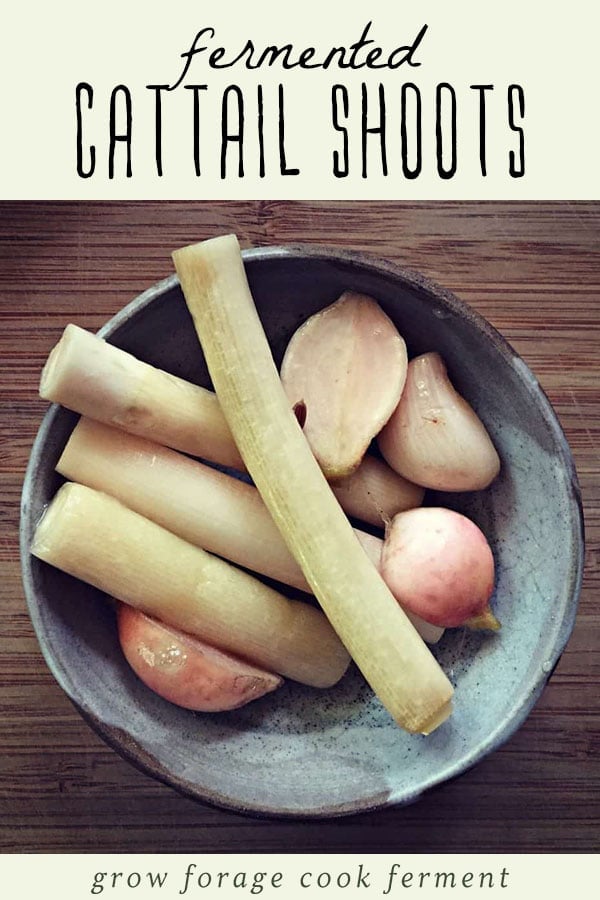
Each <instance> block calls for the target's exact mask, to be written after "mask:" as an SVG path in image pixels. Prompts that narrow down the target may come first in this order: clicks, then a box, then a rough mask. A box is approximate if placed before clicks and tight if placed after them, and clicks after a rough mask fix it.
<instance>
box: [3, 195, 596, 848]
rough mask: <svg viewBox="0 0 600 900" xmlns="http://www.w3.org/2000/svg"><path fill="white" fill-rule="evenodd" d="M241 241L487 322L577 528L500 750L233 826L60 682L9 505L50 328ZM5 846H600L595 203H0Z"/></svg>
mask: <svg viewBox="0 0 600 900" xmlns="http://www.w3.org/2000/svg"><path fill="white" fill-rule="evenodd" d="M227 231H235V232H237V234H238V235H239V236H240V239H241V241H242V243H243V244H244V245H249V244H253V245H261V244H278V243H285V242H296V241H310V242H320V243H327V244H333V245H340V246H346V247H350V248H355V249H360V250H366V251H369V252H372V253H375V254H377V255H380V256H383V257H387V258H389V259H391V260H394V261H396V262H399V263H402V264H405V265H408V266H411V267H413V268H417V269H420V270H422V271H423V272H425V273H426V274H427V275H429V276H431V277H432V278H434V279H436V280H438V281H440V282H442V283H443V284H444V285H446V286H447V287H449V288H450V289H451V290H454V291H455V292H456V293H457V294H458V295H459V296H460V297H461V298H463V299H464V300H466V301H467V302H468V303H470V304H472V305H473V306H474V307H475V308H476V309H478V310H479V311H480V312H481V313H482V314H483V315H484V316H486V317H487V318H488V319H489V320H490V321H491V322H492V323H493V324H494V325H495V326H496V327H497V328H498V329H499V330H500V331H501V332H503V334H504V335H505V336H506V337H507V338H508V340H509V341H510V342H511V343H512V344H513V345H514V346H515V348H516V349H517V350H518V351H519V352H520V353H521V355H522V356H523V357H524V359H525V360H526V362H527V363H528V364H529V365H530V367H531V368H532V369H533V371H534V372H535V374H536V375H537V377H538V378H539V380H540V382H541V384H542V386H543V387H544V388H545V390H546V391H547V393H548V394H549V396H550V399H551V401H552V402H553V404H554V407H555V409H556V410H557V412H558V415H559V417H560V419H561V421H562V424H563V427H564V428H565V430H566V433H567V437H568V439H569V442H570V444H571V447H572V450H573V453H574V455H575V459H576V463H577V468H578V472H579V478H580V483H581V487H582V492H583V498H584V503H585V512H586V527H587V554H586V575H585V581H584V588H583V593H582V596H581V604H580V612H579V617H578V622H577V626H576V629H575V632H574V634H573V637H572V639H571V641H570V643H569V646H568V648H567V651H566V652H565V654H564V655H563V658H562V660H561V662H560V664H559V666H558V668H557V670H556V672H555V674H554V676H553V678H552V681H551V683H550V685H549V687H548V688H547V690H546V691H545V693H544V695H543V698H542V699H541V701H540V702H539V704H538V705H537V707H536V708H535V710H534V711H533V713H532V714H531V716H530V717H529V719H528V720H527V722H526V723H525V725H524V726H523V727H522V728H521V730H520V731H519V732H518V733H517V734H516V735H515V736H514V737H513V738H512V739H511V740H510V741H509V742H508V743H507V744H506V745H505V746H504V747H502V748H501V749H500V750H498V751H497V752H496V753H494V754H493V755H492V756H490V757H488V758H487V759H486V760H484V761H483V762H482V763H480V764H479V765H478V766H476V767H475V768H474V769H472V770H471V771H469V772H468V773H466V774H465V775H463V776H462V777H460V778H459V779H457V780H455V781H453V782H451V783H449V784H446V785H444V786H442V787H440V788H437V789H435V790H434V791H432V792H431V793H429V794H428V795H426V796H425V797H424V798H423V799H421V801H420V802H419V803H417V804H415V805H414V806H411V807H408V808H406V809H393V810H384V811H381V812H376V813H370V814H363V815H359V816H356V817H352V818H345V819H338V820H329V821H324V822H318V823H316V822H294V821H285V822H277V821H271V820H259V819H252V818H245V817H241V816H238V815H235V814H232V813H228V812H222V811H220V810H217V809H211V808H208V807H204V806H202V805H200V804H198V803H195V802H193V801H191V800H188V799H185V798H183V797H181V796H179V795H178V794H177V793H175V792H174V791H172V790H171V789H169V788H168V787H165V786H163V785H161V784H159V783H157V782H155V781H153V780H151V779H150V778H149V777H147V776H146V775H143V774H141V773H140V772H138V771H137V770H135V769H134V768H132V767H131V766H130V765H129V764H128V763H126V762H124V761H123V760H122V759H121V758H120V757H119V756H118V755H117V754H116V753H115V752H113V751H112V750H110V749H109V748H108V747H107V746H105V745H104V744H103V743H102V742H101V741H100V739H99V738H97V737H96V736H95V734H94V733H92V732H91V731H90V730H89V728H88V726H87V725H86V724H84V722H83V721H82V720H81V719H80V718H79V716H78V714H77V713H76V712H75V711H74V709H73V707H72V706H71V704H70V703H69V701H68V700H67V699H66V698H65V696H64V695H63V694H62V692H61V691H60V689H59V688H58V686H57V685H56V684H55V682H54V681H53V679H52V677H51V675H50V673H49V672H48V670H47V669H46V666H45V664H44V662H43V659H42V657H41V654H40V651H39V649H38V646H37V643H36V639H35V636H34V634H33V631H32V628H31V625H30V623H29V619H28V616H27V612H26V608H25V602H24V598H23V592H22V588H21V581H20V571H19V559H18V541H17V534H18V525H19V498H20V491H21V484H22V479H23V474H24V471H25V466H26V463H27V458H28V454H29V450H30V447H31V444H32V441H33V439H34V436H35V433H36V430H37V428H38V425H39V422H40V419H41V417H42V415H43V413H44V410H45V404H44V403H42V402H41V401H40V400H39V399H38V398H37V384H38V379H39V373H40V370H41V367H42V365H43V363H44V360H45V358H46V356H47V354H48V351H49V350H50V348H51V347H52V345H53V344H54V343H55V342H56V340H57V339H58V337H59V335H60V333H61V331H62V329H63V327H64V325H65V324H66V323H67V322H70V321H73V322H77V323H78V324H80V325H82V326H84V327H86V328H89V329H97V328H98V327H99V326H100V325H101V324H102V323H103V322H104V321H105V320H106V319H107V318H109V317H110V316H111V315H112V314H113V313H115V312H116V311H117V310H118V309H120V308H121V307H122V306H123V305H124V304H125V303H127V302H128V301H129V300H130V299H132V298H133V297H134V296H135V295H136V294H138V293H139V292H140V291H142V290H143V289H145V288H146V287H147V286H149V285H150V284H152V283H153V282H155V281H157V280H159V279H161V278H163V277H164V276H166V275H168V274H170V273H171V271H172V267H171V261H170V256H169V253H170V250H171V249H173V248H175V247H177V246H179V245H182V244H186V243H190V242H192V241H195V240H200V239H202V238H204V237H208V236H213V235H215V234H216V233H223V232H227ZM0 318H1V321H0V369H1V371H0V385H1V388H0V399H1V414H0V429H1V432H0V434H1V443H0V478H1V481H0V485H1V500H2V502H1V508H0V515H1V530H0V536H1V540H0V573H1V574H0V685H1V687H0V768H1V783H0V851H2V852H14V851H46V852H67V851H72V852H79V851H82V852H86V851H98V852H100V851H112V852H119V851H130V852H133V851H139V852H149V851H156V852H159V851H163V852H175V851H194V852H197V853H202V852H211V851H220V852H229V851H237V852H253V851H256V852H258V851H273V852H276V851H280V852H295V851H305V852H326V851H329V852H349V851H352V850H360V851H361V852H379V851H386V852H402V851H406V852H408V851H421V852H426V851H432V852H484V851H486V852H487V851H489V852H502V851H505V852H508V851H512V852H525V851H527V852H549V851H556V852H568V851H570V852H579V851H591V850H598V849H599V843H600V841H599V834H600V827H599V825H600V816H599V798H600V790H599V788H600V785H599V780H600V779H599V765H598V755H599V750H600V712H599V702H598V700H599V693H600V692H599V690H598V684H599V681H600V668H599V649H600V594H599V592H600V557H599V548H600V477H599V476H600V453H599V450H600V387H599V386H600V347H599V339H600V329H599V325H600V204H598V203H576V204H572V203H562V204H560V203H559V204H551V203H518V204H509V203H506V204H505V203H441V204H440V203H418V204H402V203H311V202H293V203H286V202H268V203H267V202H247V203H246V202H244V203H225V202H223V203H212V202H211V203H202V202H188V203H146V202H145V203H119V204H111V203H94V204H84V203H43V204H39V203H3V204H0Z"/></svg>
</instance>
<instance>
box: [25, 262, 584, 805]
mask: <svg viewBox="0 0 600 900" xmlns="http://www.w3.org/2000/svg"><path fill="white" fill-rule="evenodd" d="M244 260H245V265H246V268H247V272H248V277H249V280H250V284H251V287H252V290H253V293H254V296H255V299H256V303H257V307H258V310H259V313H260V316H261V318H262V321H263V323H264V326H265V329H266V331H267V334H268V337H269V340H270V343H271V346H272V348H273V354H274V356H275V359H276V361H277V362H279V361H280V360H281V357H282V354H283V351H284V349H285V346H286V343H287V341H288V340H289V338H290V336H291V334H292V333H293V331H294V329H295V328H296V327H297V326H298V325H299V324H300V323H301V322H302V321H303V320H304V319H306V318H307V317H308V316H309V315H311V314H312V313H314V312H315V311H316V310H318V309H320V308H322V307H324V306H326V305H327V304H329V303H331V302H333V301H334V300H335V299H336V298H337V297H338V296H339V294H340V293H341V292H342V291H343V290H345V289H348V288H352V289H353V290H357V291H361V292H364V293H367V294H370V295H372V296H373V297H375V298H376V299H377V300H378V301H379V303H380V304H381V306H382V307H383V309H384V310H385V311H386V313H387V314H388V315H389V316H390V317H391V319H392V320H393V321H394V322H395V323H396V325H397V326H398V328H399V330H400V331H401V333H402V334H403V335H404V337H405V339H406V342H407V345H408V349H409V353H410V355H414V354H417V353H422V352H425V351H427V350H432V349H435V350H438V351H439V352H440V353H441V354H442V355H443V357H444V358H445V360H446V361H447V364H448V370H449V373H450V375H451V378H452V380H453V381H454V383H455V385H456V387H457V389H458V390H459V391H460V392H461V393H462V394H463V395H464V396H465V397H466V398H467V399H468V400H469V401H470V403H471V404H472V405H473V406H474V408H475V409H476V410H477V412H478V413H479V415H480V416H481V418H482V419H483V421H484V422H485V424H486V426H487V428H488V430H489V431H490V433H491V435H492V437H493V440H494V442H495V445H496V447H497V449H498V452H499V455H500V457H501V460H502V472H501V475H500V477H499V478H498V480H497V481H496V482H495V483H494V485H493V486H492V487H491V488H489V489H488V490H486V491H484V492H481V493H475V494H464V495H444V496H438V497H435V498H432V499H433V501H434V502H442V503H446V504H447V505H449V506H452V507H453V508H456V509H458V510H460V511H462V512H465V513H466V514H467V515H469V516H471V517H472V518H473V519H474V520H475V521H476V522H477V523H478V524H479V525H480V527H481V528H482V529H483V531H484V532H485V534H486V535H487V537H488V539H489V541H490V543H491V545H492V549H493V552H494V555H495V560H496V565H497V586H496V590H495V595H494V598H493V601H492V605H493V608H494V610H495V612H496V614H497V615H498V617H499V618H500V620H501V621H502V623H503V627H502V630H501V632H500V633H499V634H497V635H488V634H486V635H482V634H473V633H471V634H467V633H466V632H465V630H463V629H455V630H452V631H447V632H446V633H445V635H444V637H443V639H442V641H441V642H440V644H439V645H438V646H437V647H436V649H435V653H436V656H437V657H438V658H439V661H440V663H441V665H442V666H443V668H444V670H445V671H446V672H447V674H448V675H449V677H450V679H451V681H452V682H453V684H454V686H455V690H456V694H455V710H454V713H453V715H452V717H451V719H450V720H449V721H448V722H447V723H445V724H444V725H443V726H442V727H441V728H439V729H438V730H437V731H436V732H435V733H434V734H432V735H430V736H429V737H421V736H413V735H408V734H406V733H404V732H403V731H402V730H401V729H400V728H398V727H397V726H396V725H394V724H393V723H392V721H391V719H390V717H389V716H388V714H387V713H386V712H385V710H384V709H383V708H382V707H381V705H380V704H379V702H378V701H377V699H376V698H375V697H374V696H373V694H372V692H371V691H370V689H369V688H368V687H367V686H366V685H365V683H364V681H363V679H362V677H361V676H360V675H359V673H358V672H357V671H356V670H354V669H351V670H350V671H349V673H348V674H347V675H346V676H345V677H344V679H343V680H342V682H341V683H340V684H339V685H338V686H336V687H335V688H334V689H331V690H328V691H318V690H316V689H311V688H307V687H302V686H300V685H298V684H294V683H287V684H286V685H285V686H284V688H283V689H281V690H279V691H278V692H276V693H275V694H271V695H268V696H267V697H265V698H263V699H261V700H258V701H256V702H254V703H252V704H250V705H249V706H247V707H245V708H243V709H240V710H237V711H234V712H229V713H222V714H216V715H215V714H212V715H202V714H198V713H191V712H188V711H186V710H183V709H179V708H177V707H175V706H172V705H170V704H169V703H167V702H166V701H163V700H162V699H161V698H160V697H158V696H156V695H154V694H152V693H151V692H150V691H149V690H148V689H147V688H146V687H145V686H144V685H143V684H142V683H141V682H140V681H139V680H138V679H137V678H136V676H135V675H134V674H133V672H132V671H131V670H130V669H129V667H128V665H127V663H126V662H125V660H124V658H123V656H122V654H121V652H120V649H119V645H118V641H117V634H116V628H115V621H114V613H113V611H112V609H111V606H110V605H109V604H108V603H107V602H106V598H105V597H104V596H103V595H102V594H101V593H100V592H98V591H96V590H94V589H93V588H91V587H89V586H87V585H85V584H83V583H81V582H79V581H77V580H75V579H73V578H71V577H69V576H67V575H65V574H63V573H61V572H59V571H57V570H55V569H53V568H51V567H49V566H47V565H45V564H43V563H41V562H39V561H38V560H37V559H34V558H33V557H31V556H30V554H29V546H30V542H31V536H32V533H33V529H34V527H35V524H36V522H37V520H38V519H39V516H40V514H41V513H42V511H43V509H44V506H45V504H47V503H48V502H49V500H50V499H51V498H52V496H53V495H54V493H55V491H56V489H57V488H58V486H59V484H60V479H59V477H58V476H57V475H56V473H55V471H54V466H55V464H56V461H57V459H58V457H59V455H60V453H61V451H62V449H63V447H64V445H65V441H66V439H67V437H68V435H69V433H70V431H71V429H72V428H73V425H74V423H75V421H76V416H75V415H74V414H72V413H70V412H68V411H66V410H64V409H61V408H58V407H55V406H54V407H52V408H50V410H49V411H48V413H47V414H46V416H45V418H44V420H43V422H42V425H41V427H40V431H39V434H38V436H37V439H36V441H35V445H34V447H33V451H32V455H31V461H30V464H29V468H28V471H27V476H26V479H25V485H24V490H23V503H22V526H21V543H22V562H23V572H24V584H25V591H26V596H27V602H28V605H29V610H30V615H31V618H32V621H33V625H34V627H35V630H36V633H37V636H38V639H39V642H40V645H41V648H42V650H43V653H44V655H45V658H46V661H47V663H48V665H49V667H50V669H51V670H52V672H53V674H54V676H55V677H56V679H57V681H58V682H59V684H60V685H61V687H62V688H63V689H64V690H65V691H66V693H67V694H68V696H69V697H70V699H71V700H72V701H73V702H74V703H75V705H76V706H77V708H78V709H79V710H80V711H81V713H82V715H83V716H84V718H85V719H86V720H87V721H88V722H89V723H90V724H91V725H92V726H93V727H94V728H95V729H96V730H97V731H98V732H99V733H100V735H101V736H102V737H103V738H105V740H106V741H107V742H108V743H109V744H111V745H112V746H113V747H114V748H115V749H116V750H118V751H119V752H120V753H121V754H123V756H125V757H126V758H128V759H129V760H131V761H132V762H134V763H136V764H137V765H138V766H140V767H142V768H143V769H144V770H146V771H147V772H148V773H150V774H151V775H153V776H155V777H156V778H158V779H161V780H163V781H165V782H167V783H168V784H170V785H172V786H173V787H175V788H177V789H178V790H180V791H182V792H184V793H185V794H187V795H190V796H192V797H194V798H196V799H199V800H201V801H204V802H209V803H213V804H217V805H219V806H222V807H225V808H229V809H235V810H238V811H242V812H248V813H255V814H263V815H265V814H267V815H279V816H303V817H306V816H312V817H318V816H321V817H322V816H334V815H342V814H347V813H353V812H358V811H363V810H369V809H374V808H378V807H385V806H391V805H394V804H405V803H409V802H412V801H414V800H416V799H417V798H418V797H419V795H421V794H422V793H423V792H424V791H426V790H428V789H429V788H431V787H433V786H434V785H437V784H440V783H441V782H443V781H445V780H447V779H449V778H453V777H454V776H456V775H459V774H460V773H462V772H464V771H465V770H466V769H468V768H469V767H470V766H472V765H473V764H475V763H476V762H478V761H479V760H481V759H482V758H483V757H484V756H485V755H486V754H488V753H490V752H491V751H493V750H494V749H496V748H497V747H499V746H500V745H501V744H502V743H503V742H504V741H505V740H506V739H507V738H508V737H509V736H510V735H511V734H513V732H514V731H515V730H516V729H517V728H518V727H519V726H520V725H521V724H522V722H523V721H524V719H525V718H526V716H527V715H528V713H529V712H530V710H531V708H532V706H533V705H534V703H535V702H536V700H537V698H538V697H539V696H540V693H541V691H542V689H543V688H544V685H545V684H546V682H547V680H548V678H549V676H550V674H551V672H552V670H553V668H554V666H555V665H556V662H557V660H558V658H559V656H560V654H561V652H562V650H563V648H564V646H565V644H566V641H567V639H568V637H569V635H570V632H571V630H572V627H573V624H574V619H575V613H576V606H577V598H578V592H579V587H580V579H581V572H582V557H583V528H582V518H581V504H580V497H579V490H578V486H577V480H576V475H575V471H574V467H573V461H572V459H571V454H570V452H569V448H568V446H567V443H566V440H565V437H564V435H563V433H562V431H561V428H560V425H559V423H558V421H557V419H556V416H555V414H554V412H553V410H552V408H551V406H550V403H549V402H548V400H547V398H546V396H545V395H544V393H543V392H542V390H541V389H540V387H539V385H538V383H537V381H536V379H535V378H534V376H533V375H532V373H531V372H530V371H529V369H528V368H527V366H526V365H525V364H524V363H523V361H522V360H521V359H520V358H519V357H518V356H517V354H516V353H515V352H514V351H513V350H512V349H511V347H510V346H509V345H508V344H507V343H506V341H505V340H504V339H503V338H502V337H501V336H500V335H499V334H498V333H497V332H496V331H495V330H494V329H493V328H492V327H491V326H490V325H489V324H488V323H487V322H486V321H484V320H483V319H482V318H481V317H480V316H479V315H478V314H477V313H475V312H474V311H473V310H472V309H470V308H469V307H468V306H466V305H465V304H464V303H462V302H460V301H459V300H458V299H457V298H456V297H455V296H453V295H452V294H451V293H449V292H448V291H446V290H444V289H443V288H441V287H439V286H437V285H435V284H432V283H431V282H430V281H428V280H426V279H425V278H423V277H421V276H420V275H418V274H415V273H414V272H410V271H406V270H403V269H400V268H398V267H396V266H394V265H391V264H389V263H387V262H384V261H380V260H377V259H373V258H369V257H365V256H363V255H359V254H353V253H348V252H343V251H340V250H331V249H324V248H318V247H313V246H287V247H273V248H261V249H254V250H249V251H246V252H245V253H244ZM65 324H66V323H65ZM100 333H101V335H102V336H103V337H104V338H106V339H107V340H109V341H111V342H113V343H115V344H117V345H118V346H120V347H122V348H124V349H126V350H128V351H129V352H131V353H133V354H134V355H136V356H139V357H140V358H142V359H144V360H146V361H148V362H150V363H152V364H154V365H155V366H159V367H161V368H164V369H166V370H168V371H170V372H173V373H175V374H176V375H179V376H182V377H185V378H187V379H189V380H191V381H194V382H197V383H199V384H202V385H204V386H207V387H208V386H210V380H209V377H208V373H207V370H206V366H205V364H204V360H203V357H202V353H201V351H200V348H199V346H198V343H197V339H196V336H195V332H194V329H193V326H192V323H191V319H190V317H189V314H188V312H187V308H186V306H185V303H184V301H183V297H182V294H181V291H180V288H179V284H178V282H177V279H176V278H175V277H174V276H173V277H171V278H168V279H166V280H165V281H162V282H161V283H159V284H157V285H156V286H154V287H152V288H150V289H149V290H148V291H146V292H145V293H144V294H142V295H141V296H140V297H138V298H137V299H135V300H134V301H133V302H132V303H130V304H129V305H128V306H127V307H126V308H125V309H124V310H122V311H121V312H120V313H118V315H116V316H115V317H114V318H113V319H111V320H110V321H109V322H108V323H107V324H106V325H105V326H104V328H102V330H101V332H100Z"/></svg>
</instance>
